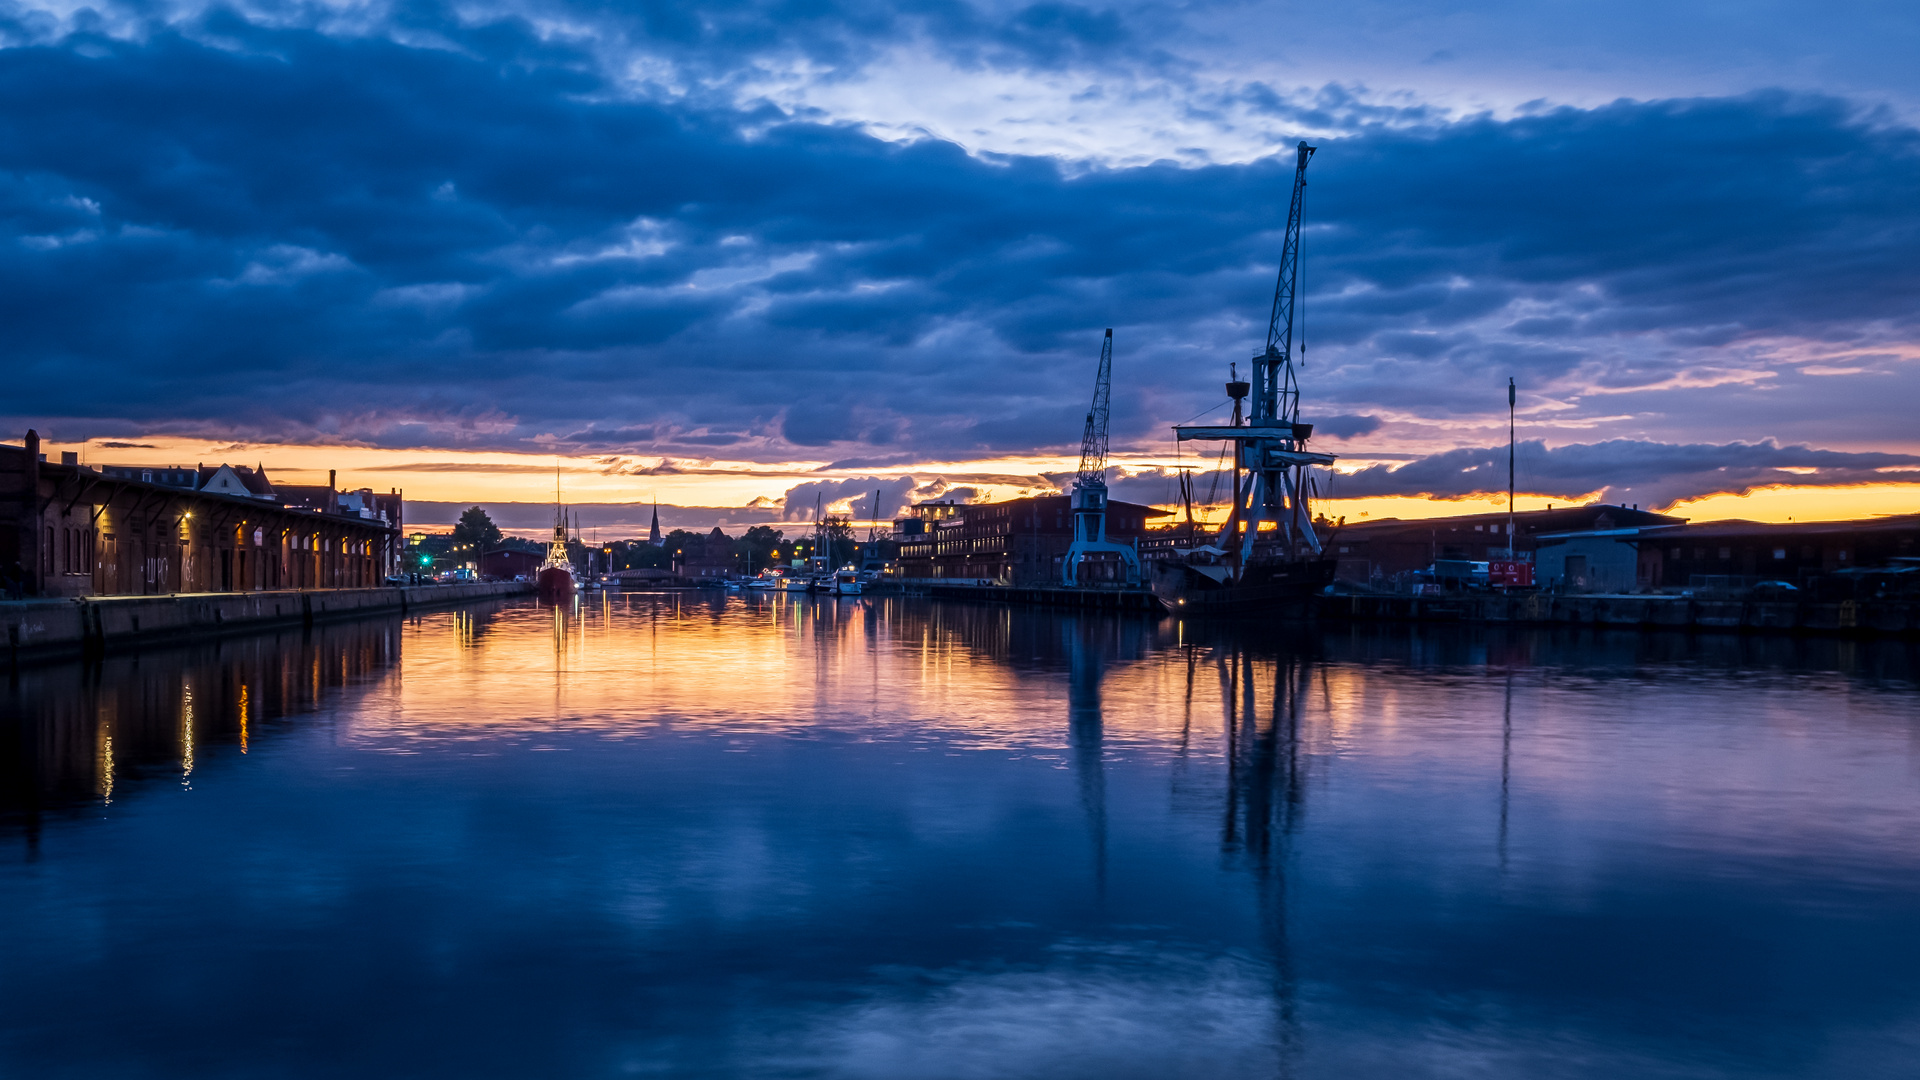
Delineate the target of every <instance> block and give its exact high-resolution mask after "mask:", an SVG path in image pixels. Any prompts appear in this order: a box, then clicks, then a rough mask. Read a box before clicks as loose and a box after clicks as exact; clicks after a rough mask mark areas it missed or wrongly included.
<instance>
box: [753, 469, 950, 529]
mask: <svg viewBox="0 0 1920 1080" xmlns="http://www.w3.org/2000/svg"><path fill="white" fill-rule="evenodd" d="M919 486H920V485H919V482H918V481H916V480H915V479H914V478H913V477H911V476H894V477H879V476H856V477H852V478H850V479H846V480H814V481H809V482H807V483H804V484H796V485H794V486H793V487H790V488H788V489H787V493H786V495H784V496H782V497H781V500H780V505H781V511H780V519H781V520H782V521H812V520H814V507H815V506H816V505H819V506H820V507H821V508H822V510H823V512H827V511H828V508H830V507H832V506H833V504H834V503H836V502H839V501H840V500H842V499H851V500H852V501H853V516H854V517H855V518H858V519H860V520H863V521H864V520H887V519H891V518H893V517H894V516H895V515H897V514H899V513H900V511H902V510H904V509H906V508H907V507H908V506H911V505H912V504H913V501H914V497H915V491H916V489H917V488H918V487H919ZM876 495H878V500H877V503H876V499H875V496H876ZM816 500H817V502H816ZM876 505H877V506H878V512H877V513H876V511H875V507H876Z"/></svg>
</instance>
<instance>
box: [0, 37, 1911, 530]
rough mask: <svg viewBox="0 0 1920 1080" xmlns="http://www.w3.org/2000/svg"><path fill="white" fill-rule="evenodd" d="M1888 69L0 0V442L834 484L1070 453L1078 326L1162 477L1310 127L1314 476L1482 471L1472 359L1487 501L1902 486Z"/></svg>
mask: <svg viewBox="0 0 1920 1080" xmlns="http://www.w3.org/2000/svg"><path fill="white" fill-rule="evenodd" d="M1916 55H1920V14H1917V13H1916V11H1915V9H1914V8H1913V7H1912V5H1910V4H1902V3H1892V2H1888V3H1874V2H1849V0H1823V2H1819V3H1788V2H1774V3H1768V2H1765V0H1748V2H1742V3H1730V2H1719V0H1716V2H1704V0H1661V2H1658V3H1653V2H1638V0H1624V2H1620V3H1612V4H1604V5H1602V4H1566V3H1539V2H1537V0H1535V2H1530V3H1517V2H1516V3H1494V2H1483V3H1452V4H1450V3H1445V2H1430V0H1429V2H1419V3H1415V2H1411V0H1360V2H1356V3H1349V4H1344V5H1326V4H1307V3H1291V2H1283V3H1273V2H1266V3H1232V2H1219V3H1212V2H1204V0H1203V2H1196V3H1179V4H1170V3H1154V2H1145V3H1121V4H1113V5H1107V4H1092V5H1087V6H1081V5H1077V4H1056V3H1037V4H1019V3H1011V4H997V3H967V2H964V0H929V2H925V3H896V4H879V3H866V2H862V0H812V2H808V3H790V2H766V3H756V2H745V3H726V2H724V0H722V2H714V0H708V2H703V3H691V2H672V0H670V2H656V3H631V4H598V3H589V2H579V3H575V2H567V0H475V2H467V3H433V2H420V3H404V2H402V3H380V2H372V3H297V2H295V3H278V2H260V3H240V4H235V5H228V4H220V5H214V4H203V3H175V4H168V3H151V4H149V3H125V4H123V3H105V4H96V5H93V6H86V7H82V6H77V5H75V4H72V3H51V4H33V3H27V4H22V3H0V97H3V99H4V102H3V104H4V107H3V108H0V207H4V229H5V235H4V236H3V237H0V306H3V307H4V318H5V326H6V328H7V333H6V335H5V337H4V340H0V349H4V355H5V367H6V371H7V376H6V379H5V381H4V384H3V385H4V391H3V392H0V427H4V429H5V430H4V432H0V434H4V436H5V437H7V438H10V439H11V438H17V437H19V435H20V434H21V433H22V432H24V430H25V429H26V428H27V427H29V426H33V427H37V428H38V429H39V430H40V431H41V432H42V433H43V435H46V436H49V437H50V438H52V439H53V440H54V441H55V443H56V445H57V446H60V447H63V448H72V449H78V450H80V451H81V452H82V453H83V454H84V455H85V456H86V457H87V459H88V460H92V461H109V460H111V461H153V462H155V463H163V464H164V463H168V462H173V461H183V462H191V461H199V460H234V461H236V462H246V463H253V462H256V461H257V462H264V463H265V464H266V465H267V467H268V469H269V471H270V472H277V473H279V474H283V475H291V476H293V477H295V478H299V479H307V478H309V477H310V476H311V475H312V473H311V470H314V469H327V468H337V469H339V470H340V471H341V473H342V481H343V483H350V484H353V485H355V486H358V485H361V484H367V485H372V486H375V487H379V488H382V489H385V488H388V487H393V486H399V487H403V488H405V489H406V490H407V492H408V494H409V496H410V497H414V496H417V503H418V505H419V507H420V512H419V513H418V514H417V515H416V518H417V519H419V520H426V519H429V518H431V517H432V516H434V515H436V514H443V513H444V511H445V508H447V507H451V506H452V505H454V504H464V503H466V502H470V501H482V502H488V503H489V504H490V505H491V504H496V503H498V504H507V503H512V502H516V501H518V502H526V503H529V504H534V503H537V502H538V501H539V500H541V499H543V498H550V494H543V493H550V492H551V486H552V469H553V468H554V466H555V464H556V463H557V464H559V465H560V467H561V468H562V470H563V478H564V480H565V482H566V485H567V487H568V489H569V491H570V492H571V493H572V498H573V499H574V501H576V502H581V503H584V504H586V505H588V506H590V507H594V508H595V510H594V512H595V513H599V515H600V517H599V519H598V520H601V521H604V522H605V523H607V524H609V525H611V524H613V523H615V522H616V521H619V520H635V519H637V517H638V515H637V514H636V513H632V512H625V511H623V510H622V508H620V507H619V506H618V505H617V504H622V503H629V504H630V503H637V502H641V501H645V500H650V499H653V498H658V499H659V500H660V501H661V502H662V503H663V504H665V505H666V507H667V509H665V510H664V511H663V517H665V518H667V519H668V520H669V522H670V523H675V522H683V523H686V524H689V525H694V524H701V523H705V524H711V523H712V522H713V521H715V520H725V521H728V522H744V521H747V520H765V519H773V520H778V519H787V520H791V519H794V518H796V517H805V516H807V515H808V514H810V513H811V511H812V506H813V504H814V499H815V496H816V495H819V496H820V497H821V498H822V501H823V502H827V503H829V504H830V503H832V502H834V501H836V500H845V499H847V498H849V497H851V496H853V495H854V494H855V493H866V494H865V495H864V497H863V504H862V505H861V506H860V508H859V509H860V510H861V511H862V513H861V516H862V517H865V516H867V514H866V513H865V511H866V510H867V508H868V506H869V505H870V500H871V492H872V491H874V490H876V489H879V490H882V491H883V502H886V503H889V504H892V505H893V506H897V505H899V504H900V503H902V502H904V501H906V500H909V499H912V498H915V497H924V496H926V495H928V494H937V493H943V492H949V493H951V492H957V493H958V494H959V495H960V496H961V497H965V496H966V495H968V494H972V495H974V496H976V497H986V496H993V495H1005V494H1010V493H1013V492H1016V491H1021V490H1034V489H1037V488H1040V487H1044V486H1045V485H1046V484H1047V483H1049V479H1048V478H1049V477H1050V476H1057V475H1058V474H1060V473H1061V472H1063V471H1066V470H1069V469H1070V468H1071V466H1072V459H1071V455H1073V454H1075V453H1076V452H1077V446H1078V437H1079V431H1080V421H1081V417H1082V416H1083V414H1084V412H1085V409H1086V402H1087V399H1088V397H1089V395H1090V392H1091V382H1092V375H1093V368H1094V365H1095V362H1096V360H1097V357H1098V353H1099V345H1100V337H1101V331H1102V329H1103V328H1105V327H1109V326H1111V327H1113V328H1114V337H1115V392H1114V443H1115V448H1116V452H1115V460H1116V462H1118V463H1119V464H1121V465H1122V466H1125V467H1126V472H1127V473H1128V474H1129V477H1128V478H1125V479H1120V480H1118V481H1117V482H1118V483H1119V485H1120V494H1121V495H1122V496H1123V497H1133V498H1141V499H1146V500H1150V501H1154V500H1163V499H1165V498H1166V497H1167V495H1168V494H1169V490H1170V484H1169V482H1168V481H1167V480H1166V479H1165V474H1164V471H1162V470H1164V469H1165V468H1166V467H1168V466H1171V465H1175V464H1179V463H1180V461H1182V460H1184V462H1185V463H1186V464H1194V463H1195V458H1194V457H1193V453H1194V451H1193V449H1192V448H1187V449H1185V450H1177V449H1176V447H1174V446H1173V444H1172V443H1171V441H1170V439H1169V435H1168V426H1169V425H1171V424H1174V423H1178V422H1181V421H1185V420H1188V419H1189V418H1191V417H1194V416H1196V415H1201V416H1205V415H1214V414H1218V413H1219V412H1220V411H1221V409H1222V405H1223V402H1224V393H1223V392H1222V391H1221V389H1220V384H1221V382H1222V381H1223V380H1224V377H1225V374H1226V370H1227V365H1228V363H1229V362H1231V361H1236V360H1237V361H1242V362H1243V363H1244V360H1245V358H1246V357H1248V356H1250V355H1251V354H1252V353H1253V352H1254V351H1255V350H1256V349H1257V348H1258V347H1259V345H1260V344H1261V342H1262V340H1263V338H1264V332H1265V326H1264V319H1265V315H1266V309H1267V305H1268V304H1269V302H1270V299H1271V295H1272V290H1273V276H1274V270H1275V263H1276V260H1277V254H1278V247H1279V230H1280V229H1281V227H1282V225H1283V224H1284V217H1285V211H1286V196H1287V192H1288V183H1289V180H1290V174H1291V169H1292V153H1291V148H1292V146H1293V145H1294V144H1295V143H1296V142H1297V141H1299V140H1301V139H1309V140H1312V141H1313V142H1315V143H1316V144H1317V145H1318V146H1319V147H1320V151H1319V154H1318V155H1317V156H1316V157H1315V159H1314V161H1313V165H1312V168H1311V170H1310V174H1309V179H1310V186H1309V189H1308V194H1307V227H1306V232H1305V236H1304V272H1303V275H1304V281H1303V285H1304V291H1305V295H1306V301H1305V309H1306V310H1305V337H1306V342H1307V346H1308V351H1307V354H1306V356H1307V362H1306V367H1305V369H1304V370H1303V372H1302V381H1303V385H1304V390H1305V401H1304V405H1303V412H1304V414H1305V415H1306V417H1307V418H1308V419H1310V420H1316V421H1318V423H1319V425H1320V431H1321V433H1322V434H1321V435H1320V436H1318V437H1316V440H1315V441H1316V444H1318V448H1319V449H1323V450H1328V451H1332V452H1334V453H1338V454H1340V455H1341V458H1342V465H1341V469H1342V472H1343V473H1344V475H1341V476H1338V477H1335V478H1333V481H1332V485H1331V486H1332V494H1334V495H1335V496H1336V497H1337V499H1338V505H1340V506H1344V507H1348V508H1351V509H1352V510H1353V512H1355V513H1360V512H1370V513H1374V514H1375V515H1376V516H1377V515H1379V514H1382V513H1389V512H1390V513H1409V512H1431V509H1432V508H1437V509H1442V510H1449V509H1455V508H1457V507H1458V504H1455V503H1441V504H1430V503H1427V502H1426V501H1425V500H1427V499H1428V498H1429V497H1434V496H1438V497H1443V498H1457V497H1460V496H1466V495H1471V494H1473V493H1476V492H1488V491H1493V490H1501V491H1504V488H1505V480H1506V477H1505V441H1506V430H1505V423H1506V416H1505V404H1506V402H1505V394H1504V387H1505V384H1506V380H1507V378H1508V377H1509V376H1512V377H1514V378H1515V379H1517V381H1518V383H1519V385H1520V388H1521V389H1520V408H1519V417H1518V423H1519V429H1520V437H1521V439H1522V440H1523V444H1522V448H1521V454H1520V457H1521V464H1520V471H1521V480H1520V483H1521V487H1522V489H1523V491H1526V492H1528V493H1530V494H1531V496H1532V497H1533V499H1534V500H1535V501H1536V502H1538V501H1553V500H1558V501H1572V500H1583V499H1600V500H1604V501H1609V502H1633V503H1640V504H1643V505H1648V506H1667V505H1672V504H1678V505H1679V506H1681V507H1682V508H1683V509H1684V508H1688V507H1692V508H1694V509H1695V516H1747V517H1775V518H1778V517H1785V516H1793V515H1796V514H1797V515H1799V516H1802V517H1813V516H1848V515H1852V514H1864V513H1874V512H1893V511H1909V512H1910V511H1914V510H1920V436H1916V434H1915V431H1916V425H1915V422H1914V419H1913V415H1912V414H1913V412H1914V408H1915V403H1916V402H1920V64H1915V63H1914V62H1913V59H1912V58H1913V57H1914V56H1916ZM1181 455H1184V458H1182V457H1181ZM1739 492H1756V494H1753V495H1752V496H1751V497H1750V498H1744V499H1741V498H1732V497H1729V496H1728V494H1727V493H1739ZM1716 496H1719V497H1716ZM1481 505H1482V504H1477V503H1476V504H1471V508H1473V509H1479V508H1481ZM891 508H892V507H891V506H888V507H883V511H890V510H891ZM534 509H535V507H534V506H532V505H529V506H528V507H527V508H526V512H529V513H531V512H532V511H533V510H534ZM628 509H629V510H630V509H631V508H628ZM507 513H508V515H509V516H512V514H513V513H514V511H507ZM529 524H537V521H531V522H529Z"/></svg>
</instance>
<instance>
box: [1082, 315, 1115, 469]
mask: <svg viewBox="0 0 1920 1080" xmlns="http://www.w3.org/2000/svg"><path fill="white" fill-rule="evenodd" d="M1112 403H1113V330H1112V329H1111V328H1109V329H1108V330H1107V336H1106V340H1104V341H1103V342H1101V344H1100V373H1099V374H1098V375H1096V376H1094V380H1093V407H1092V408H1090V409H1088V410H1087V427H1086V430H1085V431H1084V432H1083V433H1082V434H1081V435H1080V479H1079V482H1080V483H1082V484H1091V483H1095V482H1105V480H1106V477H1107V414H1108V412H1109V411H1110V409H1111V406H1112Z"/></svg>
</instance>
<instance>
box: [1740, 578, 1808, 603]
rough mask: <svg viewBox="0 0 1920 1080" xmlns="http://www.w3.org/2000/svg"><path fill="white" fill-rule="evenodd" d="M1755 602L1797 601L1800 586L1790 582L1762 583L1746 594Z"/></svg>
mask: <svg viewBox="0 0 1920 1080" xmlns="http://www.w3.org/2000/svg"><path fill="white" fill-rule="evenodd" d="M1747 595H1748V596H1750V597H1752V598H1753V599H1755V600H1797V599H1799V598H1800V586H1798V585H1795V584H1793V583H1792V582H1790V581H1762V582H1760V583H1759V584H1757V585H1755V586H1754V587H1753V588H1752V589H1751V590H1750V591H1749V592H1748V593H1747Z"/></svg>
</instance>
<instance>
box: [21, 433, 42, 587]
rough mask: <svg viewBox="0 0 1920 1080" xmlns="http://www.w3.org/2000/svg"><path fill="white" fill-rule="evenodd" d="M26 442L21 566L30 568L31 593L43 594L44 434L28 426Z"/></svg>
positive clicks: (27, 575)
mask: <svg viewBox="0 0 1920 1080" xmlns="http://www.w3.org/2000/svg"><path fill="white" fill-rule="evenodd" d="M26 444H27V468H26V476H25V477H23V479H24V480H25V484H24V485H23V486H24V487H25V488H26V492H25V495H26V499H25V502H26V505H25V506H22V507H21V510H23V511H24V513H22V514H21V515H20V519H19V526H18V527H19V529H20V569H22V570H24V571H26V581H25V582H23V583H22V584H24V585H25V586H26V590H27V595H28V596H39V595H40V593H41V578H40V558H41V555H40V543H41V540H40V530H41V523H40V433H39V432H38V431H35V430H34V429H32V428H28V429H27V438H26Z"/></svg>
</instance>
